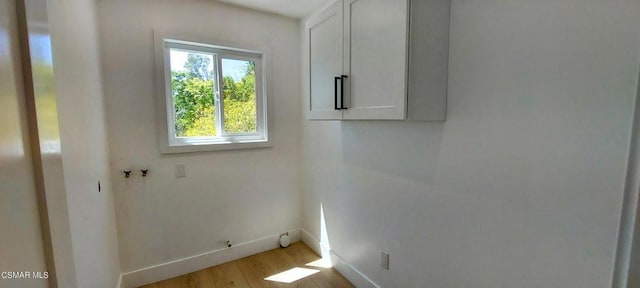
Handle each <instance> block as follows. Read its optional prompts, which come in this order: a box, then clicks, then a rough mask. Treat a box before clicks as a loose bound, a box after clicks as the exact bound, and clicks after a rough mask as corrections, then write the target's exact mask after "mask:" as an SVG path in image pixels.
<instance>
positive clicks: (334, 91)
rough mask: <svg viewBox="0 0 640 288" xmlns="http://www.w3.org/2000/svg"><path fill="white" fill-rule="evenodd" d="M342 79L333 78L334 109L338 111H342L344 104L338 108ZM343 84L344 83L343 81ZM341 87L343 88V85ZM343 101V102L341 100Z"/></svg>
mask: <svg viewBox="0 0 640 288" xmlns="http://www.w3.org/2000/svg"><path fill="white" fill-rule="evenodd" d="M341 79H342V77H335V78H333V103H334V105H333V107H334V109H336V110H340V109H342V108H341V107H342V102H341V103H340V104H341V105H340V107H338V81H339V80H341ZM341 82H342V81H341ZM340 86H342V84H340ZM340 98H341V99H342V97H340ZM340 101H342V100H340Z"/></svg>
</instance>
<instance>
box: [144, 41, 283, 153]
mask: <svg viewBox="0 0 640 288" xmlns="http://www.w3.org/2000/svg"><path fill="white" fill-rule="evenodd" d="M154 42H155V54H156V55H155V58H156V79H157V81H156V82H158V83H157V85H156V87H157V90H158V91H157V92H156V95H157V98H156V99H157V102H158V103H157V104H158V105H157V107H158V109H157V110H158V111H157V114H158V123H159V124H158V142H159V144H160V145H159V146H160V147H159V148H160V152H161V153H162V154H169V153H187V152H200V151H215V150H231V149H247V148H263V147H272V144H271V141H270V138H269V133H268V132H269V121H268V118H269V117H268V116H269V113H268V109H267V108H268V106H269V105H268V99H269V98H268V97H267V89H266V74H267V73H265V71H266V69H265V66H267V65H266V59H267V55H266V54H267V53H266V52H265V50H266V49H264V48H262V49H257V48H256V47H251V46H249V45H237V44H234V43H229V42H222V41H215V40H214V41H212V40H210V39H202V38H195V37H191V38H185V37H175V36H173V35H169V34H166V33H159V32H157V31H154ZM205 43H206V44H205ZM232 47H233V48H232ZM170 49H177V50H186V51H194V52H200V53H204V54H211V55H213V61H214V63H213V66H214V70H216V73H215V77H216V79H214V81H215V83H216V84H215V87H216V90H217V91H214V97H215V98H216V99H215V101H214V102H215V105H216V131H217V134H218V135H217V136H212V137H176V134H175V119H174V117H175V114H174V103H173V95H172V93H173V92H172V90H171V63H170V53H169V51H170ZM222 59H231V60H243V61H253V62H254V63H255V77H256V81H255V82H256V117H257V119H256V132H255V133H238V134H231V133H227V132H226V131H225V130H224V92H223V89H222V88H223V87H222V84H223V75H222V73H221V72H222V68H221V65H222V64H221V63H222Z"/></svg>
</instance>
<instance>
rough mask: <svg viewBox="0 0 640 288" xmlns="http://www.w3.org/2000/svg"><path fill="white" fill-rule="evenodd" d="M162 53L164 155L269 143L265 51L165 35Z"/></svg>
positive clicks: (161, 44)
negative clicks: (183, 39) (185, 39)
mask: <svg viewBox="0 0 640 288" xmlns="http://www.w3.org/2000/svg"><path fill="white" fill-rule="evenodd" d="M156 36H157V35H156ZM158 45H160V47H158ZM158 52H161V57H162V58H161V59H160V58H159V57H158V56H157V55H156V59H157V60H156V62H162V63H157V64H156V67H157V68H161V69H159V70H161V71H162V72H161V73H162V75H160V73H157V75H158V76H159V78H160V79H162V81H159V82H162V83H161V84H162V86H163V87H162V89H160V90H161V91H160V92H161V94H162V95H161V98H162V99H161V102H162V103H161V104H164V106H163V105H161V106H163V107H161V108H164V109H159V110H161V111H163V113H159V114H161V115H160V118H161V120H162V121H161V123H166V133H164V132H165V131H164V128H163V131H162V132H163V133H160V135H161V136H160V137H161V139H160V143H161V145H160V146H161V148H162V149H161V150H162V152H163V153H180V152H193V151H208V150H221V149H239V148H255V147H268V146H270V145H269V141H268V134H267V113H266V111H267V110H266V108H267V107H266V106H267V105H266V104H267V103H266V102H267V101H266V93H265V91H266V90H265V88H264V69H263V53H261V52H257V51H253V50H245V49H238V48H230V47H228V46H218V45H213V44H203V43H197V42H189V41H182V40H173V39H169V38H165V37H161V38H160V39H156V53H157V54H158ZM160 76H161V77H160ZM165 111H166V112H165ZM162 126H164V125H162ZM165 135H166V137H165Z"/></svg>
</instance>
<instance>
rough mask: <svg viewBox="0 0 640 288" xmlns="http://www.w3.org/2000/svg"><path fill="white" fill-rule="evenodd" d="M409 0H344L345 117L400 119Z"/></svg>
mask: <svg viewBox="0 0 640 288" xmlns="http://www.w3.org/2000/svg"><path fill="white" fill-rule="evenodd" d="M408 8H409V7H408V0H345V2H344V15H345V25H344V36H345V37H344V41H345V45H344V54H345V61H344V68H343V69H344V70H345V72H346V74H347V75H348V76H349V78H348V81H346V82H345V85H347V87H348V89H346V92H345V96H346V97H347V101H346V102H347V103H348V104H347V105H348V106H347V107H348V109H347V110H344V119H405V117H406V99H407V96H406V95H407V93H406V82H407V81H406V79H407V47H408V46H407V43H408V41H407V37H408V36H407V33H408V28H407V27H408V16H407V15H408V12H409V10H408Z"/></svg>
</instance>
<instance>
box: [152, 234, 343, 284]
mask: <svg viewBox="0 0 640 288" xmlns="http://www.w3.org/2000/svg"><path fill="white" fill-rule="evenodd" d="M319 259H320V256H318V255H317V254H316V253H314V252H313V250H311V249H310V248H309V247H307V246H306V245H305V244H303V243H302V242H296V243H293V244H291V245H290V246H289V247H287V248H277V249H274V250H270V251H266V252H263V253H260V254H256V255H253V256H249V257H246V258H242V259H238V260H235V261H232V262H228V263H224V264H221V265H218V266H214V267H211V268H207V269H204V270H200V271H196V272H193V273H190V274H186V275H182V276H179V277H176V278H172V279H168V280H164V281H160V282H157V283H153V284H150V285H147V286H144V287H142V288H223V287H254V288H258V287H270V288H271V287H278V288H279V287H311V288H324V287H340V288H342V287H354V286H353V285H351V284H350V283H349V281H347V280H346V279H345V278H344V277H342V275H340V274H338V272H336V271H335V270H333V268H319V267H317V266H309V265H307V264H309V263H311V262H314V261H316V260H319ZM293 268H304V269H313V270H318V271H319V272H316V273H315V274H313V275H310V276H307V277H304V278H302V279H299V280H297V281H294V282H292V283H283V282H276V281H269V280H265V278H267V277H270V276H273V275H275V274H278V273H281V272H285V271H288V270H290V269H293ZM298 270H300V269H298ZM305 271H310V270H305Z"/></svg>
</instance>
